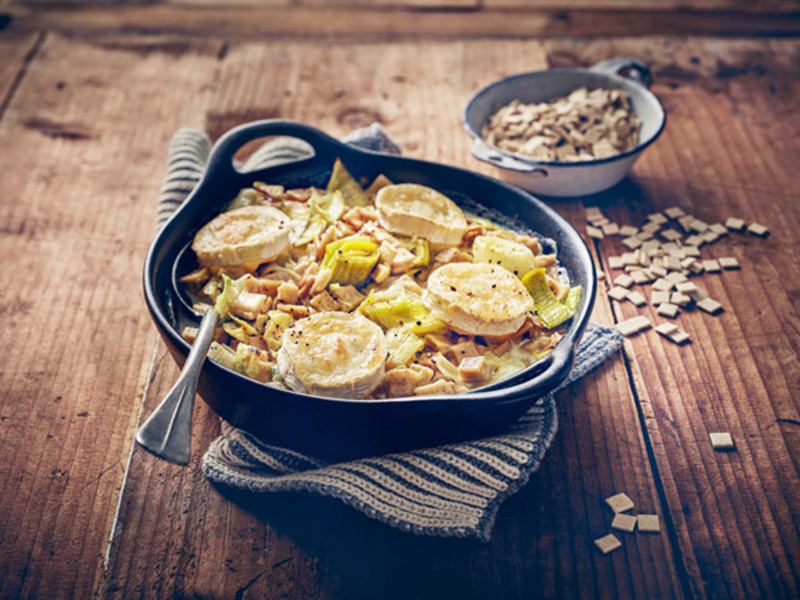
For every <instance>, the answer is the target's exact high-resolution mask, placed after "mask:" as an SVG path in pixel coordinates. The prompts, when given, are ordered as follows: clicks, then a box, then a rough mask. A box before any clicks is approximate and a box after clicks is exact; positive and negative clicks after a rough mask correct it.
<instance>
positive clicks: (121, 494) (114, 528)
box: [103, 340, 162, 573]
mask: <svg viewBox="0 0 800 600" xmlns="http://www.w3.org/2000/svg"><path fill="white" fill-rule="evenodd" d="M161 344H162V342H161V340H159V341H157V342H156V343H155V344H153V353H152V355H151V356H150V366H149V367H148V368H147V383H146V384H145V386H144V392H143V393H142V401H141V404H140V405H139V411H138V412H139V414H138V415H137V416H136V429H135V430H134V432H135V431H138V430H139V425H140V424H141V422H142V415H143V414H144V407H145V403H146V402H147V398H148V397H149V395H150V386H151V385H152V383H153V379H154V377H153V375H154V373H155V369H156V361H157V360H158V351H159V349H160V345H161ZM135 450H136V437H135V433H134V437H132V438H131V447H130V449H129V450H128V460H127V461H125V471H124V472H123V474H122V483H121V484H120V486H119V491H118V492H117V506H116V508H115V509H114V519H113V520H112V521H111V528H110V529H109V532H108V540H107V541H106V549H105V552H103V573H106V572H108V565H109V562H110V560H111V548H112V547H113V545H114V537H116V534H117V525H119V515H120V511H121V510H122V501H123V499H124V497H125V487H126V486H127V484H128V473H130V470H131V462H132V461H133V453H134V451H135Z"/></svg>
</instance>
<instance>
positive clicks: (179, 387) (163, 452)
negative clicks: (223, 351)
mask: <svg viewBox="0 0 800 600" xmlns="http://www.w3.org/2000/svg"><path fill="white" fill-rule="evenodd" d="M218 324H219V315H218V314H217V311H216V310H214V308H209V309H207V310H206V311H205V313H203V320H202V321H201V322H200V328H199V329H198V332H197V338H196V339H195V341H194V343H193V344H192V350H191V352H189V356H187V357H186V362H185V363H184V364H183V369H182V370H181V374H180V377H178V380H177V381H176V382H175V385H174V386H172V389H171V390H170V391H169V393H168V394H167V395H166V397H165V398H164V399H163V400H162V401H161V404H159V405H158V407H157V408H156V409H155V410H154V411H153V414H151V415H150V416H149V417H148V418H147V420H146V421H145V422H144V424H142V426H141V427H139V431H137V432H136V441H137V442H138V443H139V444H140V445H141V446H142V447H143V448H145V449H146V450H148V451H150V452H152V453H153V454H155V455H156V456H158V457H159V458H163V459H164V460H167V461H169V462H173V463H176V464H179V465H186V464H188V463H189V458H190V456H191V449H192V448H191V444H192V409H193V408H194V397H195V394H196V392H197V380H198V379H199V378H200V370H201V369H202V368H203V363H204V362H205V360H206V355H207V354H208V349H209V348H210V347H211V342H213V341H214V332H215V331H216V329H217V325H218Z"/></svg>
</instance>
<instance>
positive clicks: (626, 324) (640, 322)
mask: <svg viewBox="0 0 800 600" xmlns="http://www.w3.org/2000/svg"><path fill="white" fill-rule="evenodd" d="M650 325H651V323H650V321H649V320H648V319H647V317H644V316H642V315H639V316H638V317H633V318H632V319H628V320H626V321H622V323H617V331H619V332H620V333H621V334H622V335H624V336H625V337H629V336H632V335H635V334H637V333H639V332H640V331H644V330H645V329H647V328H648V327H650ZM626 498H627V496H626ZM606 502H608V500H606ZM609 506H610V505H609Z"/></svg>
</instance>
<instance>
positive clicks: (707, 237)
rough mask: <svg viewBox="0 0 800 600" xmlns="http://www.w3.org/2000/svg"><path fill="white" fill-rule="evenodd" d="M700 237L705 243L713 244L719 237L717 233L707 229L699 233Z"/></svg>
mask: <svg viewBox="0 0 800 600" xmlns="http://www.w3.org/2000/svg"><path fill="white" fill-rule="evenodd" d="M700 239H701V240H703V241H704V242H705V243H706V244H713V243H714V242H716V241H717V240H718V239H719V235H717V234H716V233H714V232H713V231H711V230H710V229H709V230H708V231H704V232H703V233H701V234H700Z"/></svg>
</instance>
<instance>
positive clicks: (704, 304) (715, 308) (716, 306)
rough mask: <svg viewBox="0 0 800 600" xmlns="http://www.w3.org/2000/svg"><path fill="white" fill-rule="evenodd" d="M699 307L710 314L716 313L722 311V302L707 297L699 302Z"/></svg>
mask: <svg viewBox="0 0 800 600" xmlns="http://www.w3.org/2000/svg"><path fill="white" fill-rule="evenodd" d="M697 308H699V309H700V310H702V311H703V312H707V313H708V314H710V315H715V314H717V313H719V312H722V304H720V303H719V302H717V301H716V300H713V299H711V298H705V299H703V300H700V301H699V302H697Z"/></svg>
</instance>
